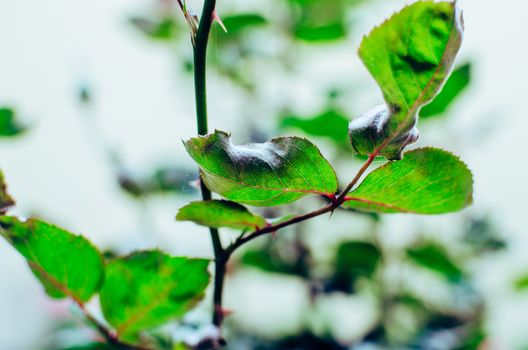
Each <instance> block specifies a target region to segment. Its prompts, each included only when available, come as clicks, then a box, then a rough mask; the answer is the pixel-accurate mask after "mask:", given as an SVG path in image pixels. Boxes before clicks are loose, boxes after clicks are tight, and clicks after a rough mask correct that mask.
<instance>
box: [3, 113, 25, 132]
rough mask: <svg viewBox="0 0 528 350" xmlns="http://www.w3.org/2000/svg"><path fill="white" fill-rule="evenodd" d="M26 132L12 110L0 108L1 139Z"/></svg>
mask: <svg viewBox="0 0 528 350" xmlns="http://www.w3.org/2000/svg"><path fill="white" fill-rule="evenodd" d="M25 130H26V128H25V127H23V126H21V125H20V124H18V122H17V121H16V113H15V111H14V110H13V109H11V108H5V107H3V108H0V138H1V137H11V136H17V135H19V134H21V133H22V132H24V131H25Z"/></svg>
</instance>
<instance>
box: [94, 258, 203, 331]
mask: <svg viewBox="0 0 528 350" xmlns="http://www.w3.org/2000/svg"><path fill="white" fill-rule="evenodd" d="M208 265H209V262H208V261H207V260H204V259H189V258H184V257H171V256H169V255H166V254H164V253H162V252H160V251H144V252H136V253H133V254H131V255H129V256H126V257H123V258H119V259H116V260H114V261H111V262H110V263H109V264H108V266H107V268H106V281H105V283H104V286H103V288H102V289H101V293H100V298H101V307H102V309H103V314H104V316H105V318H106V320H107V321H108V322H109V323H110V324H111V325H112V326H114V327H115V329H116V331H117V333H118V334H119V336H120V337H122V338H124V339H134V340H135V337H136V336H137V335H138V333H139V332H140V331H142V330H146V329H150V328H154V327H157V326H161V325H163V324H165V323H167V322H168V321H170V320H173V319H177V318H180V317H181V316H183V315H184V314H185V313H186V312H187V311H189V310H190V309H191V308H193V307H194V306H195V305H196V304H197V303H198V302H199V301H200V300H201V299H202V298H203V296H204V293H205V289H206V288H207V285H208V284H209V273H208V271H207V267H208Z"/></svg>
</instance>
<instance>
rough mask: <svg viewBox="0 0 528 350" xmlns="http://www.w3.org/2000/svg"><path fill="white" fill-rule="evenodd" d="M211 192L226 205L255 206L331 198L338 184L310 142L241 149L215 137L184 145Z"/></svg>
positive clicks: (283, 140)
mask: <svg viewBox="0 0 528 350" xmlns="http://www.w3.org/2000/svg"><path fill="white" fill-rule="evenodd" d="M185 147H186V148H187V152H188V153H189V154H190V155H191V157H192V158H193V159H194V160H195V161H196V162H197V163H198V164H199V165H200V167H201V170H202V180H203V181H204V182H205V184H206V185H207V187H208V188H209V189H210V190H212V191H214V192H216V193H219V194H220V195H222V196H224V197H226V198H227V199H230V200H233V201H235V202H239V203H244V204H249V205H255V206H276V205H283V204H288V203H291V202H294V201H296V200H298V199H300V198H302V197H304V196H306V195H309V194H318V195H333V194H334V193H335V192H336V191H337V178H336V174H335V172H334V170H333V169H332V167H331V165H330V164H329V163H328V161H327V160H326V159H325V158H324V157H323V155H322V154H321V152H320V151H319V149H318V148H317V147H316V146H315V145H313V144H312V143H311V142H309V141H308V140H306V139H303V138H299V137H280V138H275V139H272V140H270V141H268V142H266V143H261V144H247V145H241V146H237V145H234V144H232V143H231V139H230V136H229V135H228V134H226V133H224V132H222V131H216V132H215V133H214V134H210V135H207V136H204V137H198V138H193V139H190V140H189V141H187V142H185Z"/></svg>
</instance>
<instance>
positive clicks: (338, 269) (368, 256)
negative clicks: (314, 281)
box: [327, 241, 381, 293]
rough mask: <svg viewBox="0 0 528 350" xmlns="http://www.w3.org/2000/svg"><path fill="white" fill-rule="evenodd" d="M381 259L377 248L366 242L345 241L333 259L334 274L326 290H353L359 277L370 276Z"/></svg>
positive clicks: (348, 291)
mask: <svg viewBox="0 0 528 350" xmlns="http://www.w3.org/2000/svg"><path fill="white" fill-rule="evenodd" d="M380 261H381V252H380V251H379V249H378V248H377V247H376V246H375V245H373V244H371V243H368V242H356V241H353V242H346V243H343V244H341V245H340V246H339V248H338V249H337V255H336V260H335V274H334V276H333V277H332V278H331V279H330V282H329V283H328V286H327V290H328V291H342V292H345V293H350V292H353V291H354V284H355V282H356V281H357V280H358V278H360V277H366V278H371V277H372V275H373V274H374V272H375V271H376V268H377V267H378V264H379V263H380Z"/></svg>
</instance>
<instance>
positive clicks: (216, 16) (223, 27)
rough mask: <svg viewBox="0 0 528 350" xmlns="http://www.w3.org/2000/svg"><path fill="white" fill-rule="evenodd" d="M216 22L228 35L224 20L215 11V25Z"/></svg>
mask: <svg viewBox="0 0 528 350" xmlns="http://www.w3.org/2000/svg"><path fill="white" fill-rule="evenodd" d="M214 22H216V23H218V24H219V25H220V27H221V28H222V29H223V30H224V32H226V33H227V28H226V26H225V24H224V22H222V19H221V18H220V16H218V14H217V13H216V10H214V11H213V23H214Z"/></svg>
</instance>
